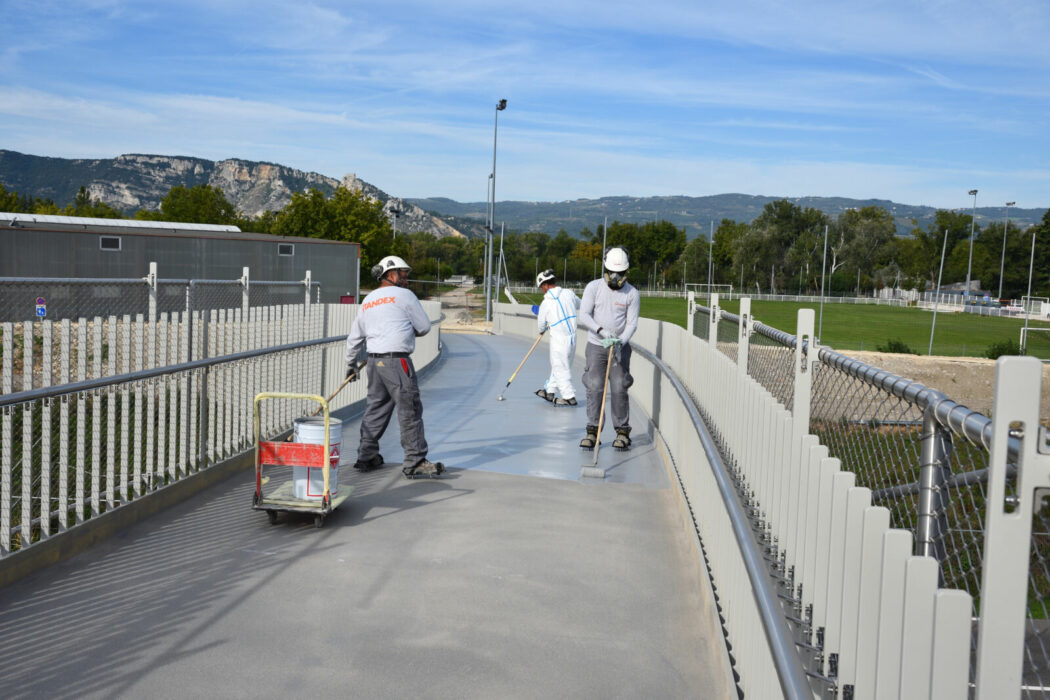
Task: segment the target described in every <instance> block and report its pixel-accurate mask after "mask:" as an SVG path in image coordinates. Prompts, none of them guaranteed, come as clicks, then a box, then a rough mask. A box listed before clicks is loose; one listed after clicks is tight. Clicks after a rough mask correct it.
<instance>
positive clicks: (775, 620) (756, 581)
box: [631, 345, 813, 699]
mask: <svg viewBox="0 0 1050 700" xmlns="http://www.w3.org/2000/svg"><path fill="white" fill-rule="evenodd" d="M631 347H632V348H633V350H634V352H636V353H638V354H640V355H642V356H643V357H645V358H646V359H647V360H649V361H650V362H651V363H653V366H654V367H656V368H657V369H659V370H660V372H662V373H663V375H664V376H665V377H667V379H668V381H670V382H671V385H672V386H673V387H674V389H675V391H676V392H677V393H678V397H679V399H681V401H682V404H683V405H684V406H685V408H686V410H687V411H688V412H689V419H690V420H691V421H692V422H693V428H694V429H695V430H696V433H697V435H698V436H699V437H700V442H701V444H702V445H703V448H704V454H705V456H706V457H707V461H708V463H709V464H710V465H711V472H712V474H713V475H714V477H715V481H716V482H717V483H718V491H719V493H720V494H721V496H722V502H723V503H724V504H725V507H726V512H727V514H728V515H729V520H730V522H731V523H732V526H733V535H734V536H735V537H736V542H737V546H738V547H739V548H740V554H741V556H742V557H743V559H744V566H745V567H746V569H747V576H748V579H749V581H750V582H751V590H752V592H753V594H754V596H755V603H756V604H757V606H758V611H759V616H760V617H761V619H762V627H763V629H764V631H765V633H766V639H767V641H768V642H769V646H770V650H771V651H772V654H773V662H774V664H775V665H776V668H777V677H778V678H779V680H780V688H781V690H783V691H784V697H787V698H800V699H801V698H811V697H813V691H812V690H811V688H810V685H809V681H808V679H807V676H806V670H805V668H804V667H803V665H802V660H801V659H800V658H799V656H798V654H797V653H795V642H794V636H793V635H792V633H791V631H790V629H789V628H788V624H787V620H785V619H784V617H783V615H782V614H781V612H780V610H781V608H780V602H779V600H778V598H777V593H776V592H775V591H774V590H773V587H772V586H771V585H770V582H769V577H768V575H767V572H766V567H765V559H764V557H763V554H762V553H761V552H760V551H759V549H758V545H757V544H756V542H755V540H754V539H753V538H752V536H751V522H750V520H749V519H748V516H747V515H746V513H745V512H744V508H743V506H742V505H741V504H740V501H739V500H738V499H737V493H736V489H735V488H734V487H733V482H732V479H731V478H730V476H729V470H728V469H727V468H726V466H725V463H724V462H723V461H722V455H721V454H720V453H719V451H718V447H717V446H716V445H715V442H714V440H713V439H712V438H711V434H710V433H709V432H708V431H707V425H706V423H705V422H704V418H703V416H701V415H700V410H699V409H698V408H697V406H696V403H695V402H694V401H693V397H692V396H691V395H690V394H689V391H688V390H687V389H686V388H685V385H684V384H682V382H681V380H680V379H679V378H678V375H676V374H675V373H674V371H673V370H672V369H671V368H670V367H668V366H667V365H666V364H664V362H663V360H661V359H660V358H658V357H657V356H656V355H654V354H653V353H651V352H650V351H649V350H647V349H645V348H643V347H641V346H638V345H632V346H631Z"/></svg>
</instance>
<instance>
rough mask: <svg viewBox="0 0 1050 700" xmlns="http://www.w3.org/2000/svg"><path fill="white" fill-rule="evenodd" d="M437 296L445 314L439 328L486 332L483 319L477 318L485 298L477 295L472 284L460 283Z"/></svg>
mask: <svg viewBox="0 0 1050 700" xmlns="http://www.w3.org/2000/svg"><path fill="white" fill-rule="evenodd" d="M437 298H438V300H439V301H440V302H441V307H442V310H443V311H444V314H445V320H444V321H442V322H441V330H443V331H450V332H453V333H485V332H487V328H488V327H487V326H486V324H485V319H484V318H483V317H480V318H479V315H480V314H481V313H482V312H483V311H484V308H485V299H484V297H481V298H479V297H478V296H477V294H476V293H475V292H474V286H473V285H469V284H468V285H460V286H459V287H456V288H455V289H453V290H451V291H448V292H444V293H442V294H440V295H438V297H437Z"/></svg>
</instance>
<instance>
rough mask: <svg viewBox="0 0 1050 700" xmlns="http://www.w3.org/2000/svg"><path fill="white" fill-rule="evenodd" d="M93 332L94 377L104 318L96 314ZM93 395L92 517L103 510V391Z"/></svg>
mask: <svg viewBox="0 0 1050 700" xmlns="http://www.w3.org/2000/svg"><path fill="white" fill-rule="evenodd" d="M91 330H92V333H91V337H92V350H93V353H92V358H91V375H92V379H97V378H98V377H101V376H102V319H101V318H99V317H98V316H95V319H94V321H93V322H92V327H91ZM91 393H92V396H91V517H95V516H96V515H98V514H99V513H101V512H102V392H101V391H99V390H95V391H92V392H91Z"/></svg>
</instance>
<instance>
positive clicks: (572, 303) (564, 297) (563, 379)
mask: <svg viewBox="0 0 1050 700" xmlns="http://www.w3.org/2000/svg"><path fill="white" fill-rule="evenodd" d="M579 307H580V299H579V297H577V296H576V294H575V293H574V292H573V291H572V290H571V289H563V288H562V287H551V288H550V289H548V290H547V292H546V293H545V294H544V295H543V302H541V303H540V309H539V311H538V312H537V314H536V329H537V331H538V332H540V333H542V332H543V329H544V328H549V329H550V330H549V333H550V359H551V376H550V378H549V379H548V380H547V383H546V384H544V385H543V388H544V390H546V391H547V392H549V393H558V394H560V395H561V397H562V398H563V399H572V398H576V390H575V389H574V388H573V386H572V356H573V355H574V354H575V352H576V310H577V309H578V308H579Z"/></svg>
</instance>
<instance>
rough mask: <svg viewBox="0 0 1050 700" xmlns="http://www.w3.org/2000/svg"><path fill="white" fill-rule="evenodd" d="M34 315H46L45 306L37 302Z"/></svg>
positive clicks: (42, 316) (41, 316)
mask: <svg viewBox="0 0 1050 700" xmlns="http://www.w3.org/2000/svg"><path fill="white" fill-rule="evenodd" d="M36 315H37V316H38V317H40V318H44V317H45V316H47V307H46V306H44V305H43V304H38V305H37V307H36Z"/></svg>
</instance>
